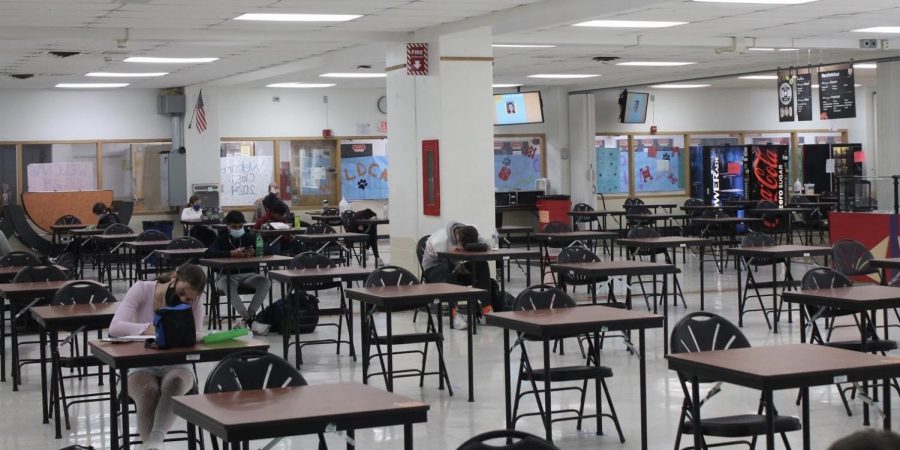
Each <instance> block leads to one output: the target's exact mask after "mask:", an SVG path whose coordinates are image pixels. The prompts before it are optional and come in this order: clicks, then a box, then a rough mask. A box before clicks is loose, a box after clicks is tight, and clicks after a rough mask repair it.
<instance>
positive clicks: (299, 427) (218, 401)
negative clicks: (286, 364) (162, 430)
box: [174, 383, 430, 441]
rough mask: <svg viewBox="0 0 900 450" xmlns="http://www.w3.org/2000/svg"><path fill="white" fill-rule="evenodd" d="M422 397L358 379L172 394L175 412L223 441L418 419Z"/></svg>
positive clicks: (423, 408)
mask: <svg viewBox="0 0 900 450" xmlns="http://www.w3.org/2000/svg"><path fill="white" fill-rule="evenodd" d="M429 408H430V407H429V406H428V404H426V403H422V402H420V401H417V400H414V399H411V398H408V397H404V396H401V395H397V394H394V393H391V392H387V391H385V390H383V389H379V388H375V387H371V386H367V385H364V384H359V383H329V384H317V385H309V386H301V387H286V388H276V389H255V390H246V391H237V392H222V393H215V394H201V395H185V396H179V397H175V398H174V410H175V414H177V415H178V416H180V417H183V418H185V419H186V420H188V421H189V422H191V423H193V424H196V425H197V426H199V427H200V428H202V429H204V430H207V431H209V432H211V433H213V434H214V435H216V436H218V437H219V438H221V439H225V440H226V441H241V440H254V439H268V438H275V437H282V436H292V435H300V434H310V433H317V432H322V431H325V427H326V426H328V425H329V424H334V425H335V427H336V428H337V430H347V429H361V428H372V427H383V426H392V425H403V424H412V423H422V422H426V421H427V420H428V410H429Z"/></svg>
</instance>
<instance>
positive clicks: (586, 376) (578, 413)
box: [512, 285, 625, 442]
mask: <svg viewBox="0 0 900 450" xmlns="http://www.w3.org/2000/svg"><path fill="white" fill-rule="evenodd" d="M576 306H577V305H576V303H575V300H573V299H572V297H569V295H568V294H566V293H565V292H563V291H562V290H560V289H557V288H555V287H552V286H548V285H535V286H530V287H528V288H526V289H525V290H523V291H522V292H521V293H519V295H518V296H517V297H516V301H515V304H514V306H513V309H514V310H516V311H528V310H536V309H554V308H572V307H576ZM519 336H520V339H519V340H518V345H519V349H520V351H521V358H520V362H519V369H518V371H517V373H518V378H517V380H516V395H515V397H514V403H513V412H512V415H513V427H515V424H516V422H518V420H519V419H521V418H523V417H528V416H541V418H544V417H545V415H549V418H550V422H560V421H566V420H575V421H577V422H576V429H578V430H581V422H582V420H583V419H586V418H591V417H594V418H596V419H597V434H598V435H602V434H603V418H604V417H606V418H609V419H612V421H613V424H614V425H615V427H616V431H617V432H618V434H619V440H620V441H621V442H625V436H624V435H623V434H622V427H621V426H620V425H619V418H618V415H616V408H615V406H614V405H613V403H612V398H611V397H610V395H609V389H608V388H607V386H606V378H609V377H612V376H613V371H612V369H611V368H609V367H605V366H601V365H600V349H599V348H598V346H597V345H594V342H593V340H592V339H591V337H590V336H587V337H586V339H585V341H586V342H587V343H588V352H587V353H588V357H587V360H586V363H585V365H577V366H563V367H553V368H552V370H551V371H550V382H551V383H561V382H573V381H581V382H582V384H581V386H563V387H557V388H552V387H551V388H550V389H551V392H561V391H577V392H579V394H580V395H581V401H580V403H579V405H580V406H579V408H578V409H560V410H555V411H554V410H552V405H544V404H543V403H542V399H541V394H542V393H543V392H544V389H543V383H544V381H545V379H546V371H544V370H543V369H534V368H533V367H532V366H531V362H530V361H529V358H528V351H527V349H526V346H525V342H526V341H535V340H539V338H537V337H535V336H530V335H528V334H525V335H521V334H520V335H519ZM579 336H580V335H573V336H571V337H579ZM589 380H594V390H595V401H596V405H597V413H596V414H591V415H585V414H584V401H585V398H586V396H587V385H588V381H589ZM523 382H527V383H529V385H530V390H525V391H523V390H522V383H523ZM526 389H527V388H526ZM601 392H602V393H603V394H605V397H606V403H607V405H609V409H610V413H609V414H604V413H603V401H602V398H601ZM527 395H534V398H535V401H536V402H537V407H538V412H532V413H522V414H519V412H518V411H519V402H520V400H521V399H522V397H524V396H527ZM554 414H574V415H567V416H564V417H559V418H553V415H554ZM544 423H547V421H546V420H544Z"/></svg>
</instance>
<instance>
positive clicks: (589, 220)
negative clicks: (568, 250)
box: [572, 203, 600, 231]
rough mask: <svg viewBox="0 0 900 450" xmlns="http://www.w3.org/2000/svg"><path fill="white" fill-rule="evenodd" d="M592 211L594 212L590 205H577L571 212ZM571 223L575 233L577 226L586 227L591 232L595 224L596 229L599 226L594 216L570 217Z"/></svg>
mask: <svg viewBox="0 0 900 450" xmlns="http://www.w3.org/2000/svg"><path fill="white" fill-rule="evenodd" d="M593 210H594V208H593V207H592V206H591V205H588V204H587V203H578V204H576V205H575V206H573V207H572V212H590V211H593ZM572 223H573V225H574V229H575V231H578V224H585V226H586V227H587V229H588V230H593V229H594V224H595V223H596V224H597V226H598V227H599V226H600V221H599V220H598V219H597V217H596V216H594V217H587V216H572Z"/></svg>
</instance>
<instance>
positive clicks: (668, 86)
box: [650, 84, 710, 89]
mask: <svg viewBox="0 0 900 450" xmlns="http://www.w3.org/2000/svg"><path fill="white" fill-rule="evenodd" d="M709 86H710V85H708V84H655V85H653V86H650V87H652V88H653V89H699V88H705V87H709Z"/></svg>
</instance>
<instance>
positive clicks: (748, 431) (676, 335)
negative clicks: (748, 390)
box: [669, 311, 802, 450]
mask: <svg viewBox="0 0 900 450" xmlns="http://www.w3.org/2000/svg"><path fill="white" fill-rule="evenodd" d="M669 342H670V343H669V349H670V351H671V352H672V353H673V354H675V353H691V352H707V351H714V350H728V349H739V348H748V347H750V341H748V340H747V338H746V337H745V336H744V334H743V333H741V331H740V330H739V329H738V328H737V327H736V326H734V324H733V323H731V322H729V321H728V320H727V319H725V318H723V317H721V316H718V315H716V314H713V313H709V312H702V311H701V312H693V313H690V314H688V315H686V316H684V317H683V318H682V319H681V320H679V321H678V323H676V324H675V326H674V327H673V328H672V334H671V337H670V341H669ZM678 379H679V381H680V382H681V389H682V390H683V392H684V402H683V403H682V405H681V416H680V417H679V419H678V424H679V425H678V432H677V434H676V437H675V449H676V450H678V449H679V448H680V443H681V436H682V435H683V434H690V435H693V434H694V433H695V432H697V430H695V429H694V422H693V419H692V415H691V413H692V411H693V402H694V401H696V400H697V399H692V398H691V394H690V392H691V390H690V388H689V386H688V383H689V380H690V379H689V377H687V376H685V375H683V374H682V373H680V372H679V373H678ZM699 382H700V383H703V384H709V383H716V385H715V387H713V388H712V389H710V390H709V393H708V394H707V395H706V397H705V398H703V399H702V400H700V406H701V407H702V406H705V405H706V404H707V403H708V402H709V401H710V400H711V399H712V398H713V396H714V395H716V394H717V393H718V392H719V391H720V390H721V387H722V383H721V382H718V380H713V379H706V378H700V380H699ZM763 408H764V403H763V398H762V396H760V402H759V407H758V409H757V411H756V414H741V415H733V416H725V417H707V416H704V415H702V414H701V416H700V430H699V432H700V433H701V434H702V435H703V438H702V439H703V446H704V448H708V447H713V446H720V445H729V444H737V443H744V444H747V445H749V446H750V448H754V446H755V444H756V438H757V437H758V436H760V435H765V434H766V416H765V415H764V414H763ZM772 408H773V410H774V405H772ZM774 422H775V432H776V433H779V434H781V439H782V440H783V441H784V444H785V446H786V447H787V448H790V443H789V442H788V440H787V435H786V433H788V432H790V431H797V430H800V429H801V428H802V427H801V424H800V420H799V419H797V418H796V417H791V416H780V415H778V412H777V411H775V420H774ZM706 436H712V437H721V438H730V439H734V438H749V439H750V440H743V441H730V442H727V443H725V442H723V443H716V444H707V443H706V439H705V437H706Z"/></svg>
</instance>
